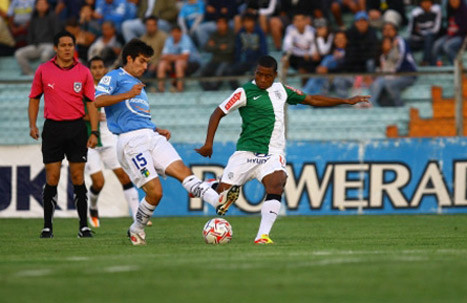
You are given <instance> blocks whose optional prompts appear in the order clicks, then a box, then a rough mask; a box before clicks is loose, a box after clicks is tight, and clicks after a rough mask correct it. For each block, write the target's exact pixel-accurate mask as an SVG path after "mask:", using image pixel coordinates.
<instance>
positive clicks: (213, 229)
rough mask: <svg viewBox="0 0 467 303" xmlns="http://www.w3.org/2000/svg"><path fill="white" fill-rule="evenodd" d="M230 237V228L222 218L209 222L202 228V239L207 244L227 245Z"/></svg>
mask: <svg viewBox="0 0 467 303" xmlns="http://www.w3.org/2000/svg"><path fill="white" fill-rule="evenodd" d="M232 235H233V231H232V226H231V225H230V223H229V222H228V221H227V220H225V219H222V218H214V219H211V220H209V221H208V222H207V223H206V224H205V225H204V228H203V237H204V241H206V243H207V244H226V243H229V242H230V240H231V239H232Z"/></svg>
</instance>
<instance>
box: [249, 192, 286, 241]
mask: <svg viewBox="0 0 467 303" xmlns="http://www.w3.org/2000/svg"><path fill="white" fill-rule="evenodd" d="M280 208H281V202H279V201H277V200H267V201H264V203H263V206H262V207H261V223H260V224H259V230H258V234H257V235H256V239H255V240H258V239H259V238H261V235H269V232H270V231H271V228H272V225H273V224H274V221H276V218H277V214H278V213H279V209H280Z"/></svg>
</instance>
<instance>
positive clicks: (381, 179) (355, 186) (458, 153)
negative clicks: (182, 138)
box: [156, 138, 467, 216]
mask: <svg viewBox="0 0 467 303" xmlns="http://www.w3.org/2000/svg"><path fill="white" fill-rule="evenodd" d="M175 147H176V149H177V150H178V151H179V153H180V155H181V156H182V158H183V159H184V161H185V163H186V164H187V165H189V166H190V167H191V168H192V169H193V171H194V172H195V174H197V175H198V176H199V177H200V178H203V179H207V178H214V177H216V176H220V174H221V173H222V169H223V167H224V165H225V164H226V163H227V161H228V158H229V156H230V155H231V154H232V153H233V152H234V151H235V144H234V143H229V144H216V145H215V146H214V154H213V157H212V158H211V159H205V158H203V157H201V156H199V155H198V154H197V153H196V152H195V151H194V148H196V147H198V146H194V145H187V144H176V145H175ZM287 171H288V173H289V178H288V180H287V185H286V188H285V193H284V196H283V201H282V202H283V207H282V213H283V214H287V215H342V214H421V213H425V214H426V213H466V212H467V139H464V138H432V139H396V140H392V139H391V140H372V141H368V142H289V143H288V147H287ZM163 187H164V198H163V200H162V202H161V204H160V206H159V207H158V210H157V212H156V213H157V215H160V216H172V215H174V216H185V215H214V210H213V209H212V208H211V207H210V206H209V205H205V203H202V202H201V201H200V199H197V198H189V197H188V195H187V194H186V192H185V191H184V190H183V187H182V186H181V185H180V184H179V183H178V182H177V181H175V180H174V179H171V178H168V179H167V180H163ZM264 196H265V192H264V189H263V187H262V185H261V184H260V183H259V182H257V181H256V180H254V181H250V182H248V183H247V184H246V185H245V186H244V187H243V189H242V194H241V197H240V198H239V200H238V201H237V203H236V205H235V206H234V207H232V208H231V209H230V210H229V215H246V214H249V213H257V212H259V211H260V208H261V202H262V200H263V198H264Z"/></svg>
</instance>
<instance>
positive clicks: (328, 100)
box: [302, 95, 370, 106]
mask: <svg viewBox="0 0 467 303" xmlns="http://www.w3.org/2000/svg"><path fill="white" fill-rule="evenodd" d="M360 102H365V103H368V102H370V96H354V97H351V98H349V99H343V98H334V97H327V96H321V95H307V96H306V98H305V100H303V102H302V104H308V105H311V106H336V105H341V104H350V105H354V104H357V103H360Z"/></svg>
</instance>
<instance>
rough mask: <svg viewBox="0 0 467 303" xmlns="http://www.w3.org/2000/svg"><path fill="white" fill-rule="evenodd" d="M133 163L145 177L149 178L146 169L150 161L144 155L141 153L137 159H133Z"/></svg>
mask: <svg viewBox="0 0 467 303" xmlns="http://www.w3.org/2000/svg"><path fill="white" fill-rule="evenodd" d="M131 161H133V164H134V165H135V166H136V168H137V169H139V171H140V172H141V174H142V175H143V176H145V177H149V171H148V170H147V168H146V167H145V166H146V165H147V164H148V161H146V158H144V156H143V154H142V153H139V154H137V155H136V156H135V157H133V158H131Z"/></svg>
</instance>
